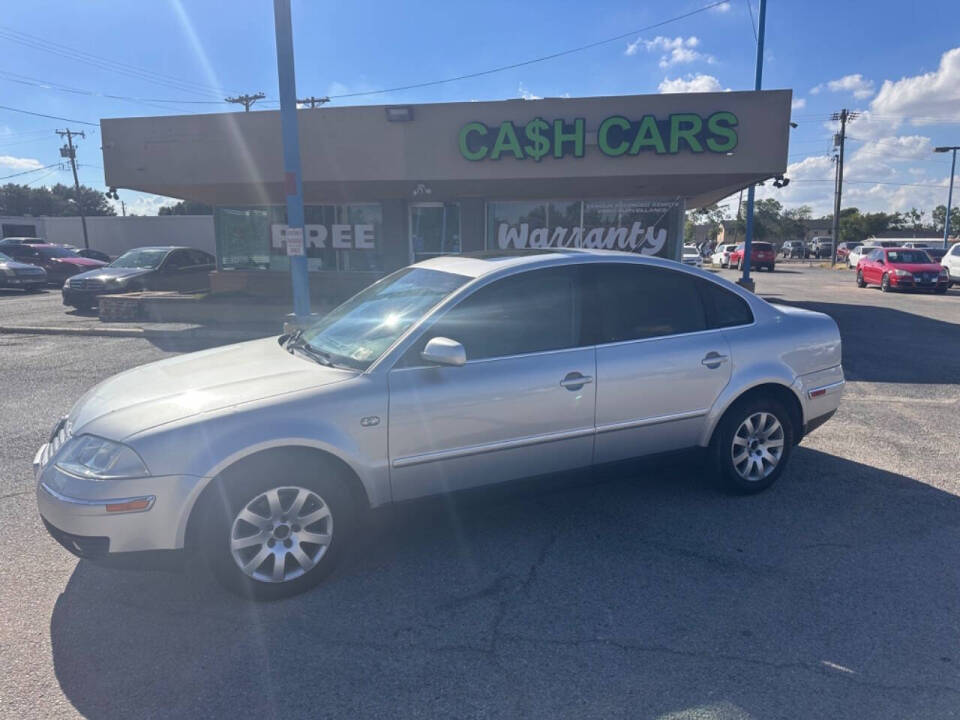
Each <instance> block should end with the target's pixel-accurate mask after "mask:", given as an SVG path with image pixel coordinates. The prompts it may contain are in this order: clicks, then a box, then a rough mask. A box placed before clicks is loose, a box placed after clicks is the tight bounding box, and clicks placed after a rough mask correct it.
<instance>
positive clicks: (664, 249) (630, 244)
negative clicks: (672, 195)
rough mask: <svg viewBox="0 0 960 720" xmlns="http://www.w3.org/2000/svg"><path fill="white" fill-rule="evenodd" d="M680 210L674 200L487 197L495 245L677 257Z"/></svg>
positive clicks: (491, 240)
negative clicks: (530, 199) (523, 200)
mask: <svg viewBox="0 0 960 720" xmlns="http://www.w3.org/2000/svg"><path fill="white" fill-rule="evenodd" d="M680 214H681V213H680V210H679V206H678V204H677V203H676V202H675V201H673V200H662V201H661V200H609V201H607V200H589V201H580V200H552V201H544V202H510V201H502V202H501V201H496V202H489V203H487V241H486V245H487V248H488V249H491V250H508V249H522V248H563V247H574V248H599V249H607V250H625V251H628V252H638V253H643V254H646V255H659V256H661V257H670V258H673V257H676V250H677V247H678V245H677V243H679V241H680V236H681V233H680V229H679V227H680V226H679V220H678V218H679V217H680Z"/></svg>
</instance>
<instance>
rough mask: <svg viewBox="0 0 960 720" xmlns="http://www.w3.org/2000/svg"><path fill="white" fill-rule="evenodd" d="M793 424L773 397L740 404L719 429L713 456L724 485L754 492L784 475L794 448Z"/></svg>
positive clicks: (736, 490)
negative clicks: (784, 469)
mask: <svg viewBox="0 0 960 720" xmlns="http://www.w3.org/2000/svg"><path fill="white" fill-rule="evenodd" d="M793 438H794V429H793V421H792V419H791V416H790V413H789V412H788V411H787V409H786V408H785V407H784V406H783V405H782V404H781V403H780V402H778V401H777V400H776V399H774V398H772V397H765V396H757V397H754V398H749V399H746V400H743V401H740V402H737V403H736V404H735V405H734V406H733V407H731V408H730V409H729V410H728V411H727V412H726V414H725V415H724V416H723V419H722V420H721V421H720V425H719V427H718V428H717V433H716V435H715V437H714V446H713V451H714V457H715V462H716V465H717V469H718V471H719V473H720V477H721V479H722V480H723V482H724V485H725V486H726V487H727V488H728V489H729V490H732V491H734V492H739V493H755V492H760V491H761V490H765V489H766V488H768V487H770V486H771V485H772V484H773V483H774V482H775V481H776V480H777V478H778V477H780V475H781V473H782V472H783V468H784V466H785V465H786V464H787V460H788V458H789V457H790V450H791V448H792V447H793Z"/></svg>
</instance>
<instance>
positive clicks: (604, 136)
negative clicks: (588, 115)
mask: <svg viewBox="0 0 960 720" xmlns="http://www.w3.org/2000/svg"><path fill="white" fill-rule="evenodd" d="M614 128H619V129H620V130H621V131H626V130H629V129H630V121H629V120H627V119H626V118H625V117H623V116H622V115H613V116H612V117H608V118H607V119H606V120H604V121H603V122H602V123H600V129H599V130H597V145H598V146H599V147H600V152H602V153H603V154H604V155H609V156H610V157H617V156H618V155H623V154H624V153H625V152H626V151H627V150H629V149H630V143H628V142H627V141H626V140H621V141H620V142H619V143H617V144H616V145H611V144H610V131H611V130H613V129H614ZM623 134H624V133H623V132H621V133H620V136H621V137H623Z"/></svg>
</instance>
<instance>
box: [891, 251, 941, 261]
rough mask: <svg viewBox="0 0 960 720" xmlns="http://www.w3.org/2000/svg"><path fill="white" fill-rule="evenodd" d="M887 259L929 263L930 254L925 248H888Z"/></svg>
mask: <svg viewBox="0 0 960 720" xmlns="http://www.w3.org/2000/svg"><path fill="white" fill-rule="evenodd" d="M887 260H889V261H890V262H892V263H928V262H930V256H929V255H927V254H926V253H925V252H924V251H923V250H887Z"/></svg>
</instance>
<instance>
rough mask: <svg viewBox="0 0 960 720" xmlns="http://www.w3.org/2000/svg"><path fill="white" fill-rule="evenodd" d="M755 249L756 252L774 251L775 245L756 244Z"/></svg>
mask: <svg viewBox="0 0 960 720" xmlns="http://www.w3.org/2000/svg"><path fill="white" fill-rule="evenodd" d="M753 249H754V250H773V245H771V244H770V243H758V242H755V243H754V244H753Z"/></svg>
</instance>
